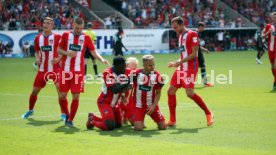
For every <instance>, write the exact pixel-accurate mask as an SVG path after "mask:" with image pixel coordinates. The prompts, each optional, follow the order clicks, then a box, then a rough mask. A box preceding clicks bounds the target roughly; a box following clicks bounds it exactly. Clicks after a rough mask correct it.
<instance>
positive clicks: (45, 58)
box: [34, 33, 60, 72]
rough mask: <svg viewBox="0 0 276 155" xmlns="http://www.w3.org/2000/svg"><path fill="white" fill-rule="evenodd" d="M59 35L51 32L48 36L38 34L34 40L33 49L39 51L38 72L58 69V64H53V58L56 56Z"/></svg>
mask: <svg viewBox="0 0 276 155" xmlns="http://www.w3.org/2000/svg"><path fill="white" fill-rule="evenodd" d="M59 40H60V35H59V34H56V33H52V34H50V35H49V36H44V35H43V34H38V35H37V36H36V37H35V40H34V49H35V51H36V52H39V51H41V64H40V66H39V71H40V72H53V71H58V68H59V67H58V64H55V65H54V64H53V63H52V60H53V58H57V57H58V52H57V48H58V44H59Z"/></svg>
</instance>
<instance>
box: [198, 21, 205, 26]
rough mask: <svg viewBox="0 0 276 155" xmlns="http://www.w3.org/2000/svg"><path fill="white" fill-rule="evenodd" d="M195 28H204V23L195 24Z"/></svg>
mask: <svg viewBox="0 0 276 155" xmlns="http://www.w3.org/2000/svg"><path fill="white" fill-rule="evenodd" d="M197 27H205V23H204V22H199V23H198V24H197Z"/></svg>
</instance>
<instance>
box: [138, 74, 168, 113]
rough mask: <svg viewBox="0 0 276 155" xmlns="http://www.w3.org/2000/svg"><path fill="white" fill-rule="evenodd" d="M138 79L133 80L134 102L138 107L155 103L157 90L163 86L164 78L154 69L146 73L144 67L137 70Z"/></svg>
mask: <svg viewBox="0 0 276 155" xmlns="http://www.w3.org/2000/svg"><path fill="white" fill-rule="evenodd" d="M136 77H137V80H135V81H134V82H133V90H134V92H133V103H135V107H137V108H145V107H147V106H150V105H152V104H153V103H154V99H155V92H156V90H159V89H161V88H162V87H163V83H164V79H163V78H162V76H161V75H160V74H159V73H158V72H157V71H153V72H152V73H151V74H149V75H146V74H144V73H143V70H142V69H138V70H136Z"/></svg>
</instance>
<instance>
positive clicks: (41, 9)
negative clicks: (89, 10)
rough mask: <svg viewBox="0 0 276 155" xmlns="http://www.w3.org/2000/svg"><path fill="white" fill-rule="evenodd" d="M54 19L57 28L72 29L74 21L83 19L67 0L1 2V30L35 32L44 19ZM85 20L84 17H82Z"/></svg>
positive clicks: (12, 0) (79, 12)
mask: <svg viewBox="0 0 276 155" xmlns="http://www.w3.org/2000/svg"><path fill="white" fill-rule="evenodd" d="M46 16H49V17H52V18H53V19H54V21H55V27H56V28H58V29H60V28H63V29H65V28H70V29H71V28H72V20H73V19H74V18H76V17H82V16H83V14H82V12H81V11H80V10H79V8H78V7H73V6H72V5H71V4H70V3H69V2H68V1H67V0H40V1H35V0H9V1H1V2H0V24H1V27H0V29H8V30H20V29H22V30H34V29H38V28H39V27H41V25H42V22H41V21H42V19H43V18H44V17H46ZM82 18H83V17H82Z"/></svg>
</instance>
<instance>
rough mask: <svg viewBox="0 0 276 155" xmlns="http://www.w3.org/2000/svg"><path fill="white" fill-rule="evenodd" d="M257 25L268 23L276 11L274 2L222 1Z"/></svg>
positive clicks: (271, 0) (257, 0) (256, 0)
mask: <svg viewBox="0 0 276 155" xmlns="http://www.w3.org/2000/svg"><path fill="white" fill-rule="evenodd" d="M223 1H224V2H225V3H226V4H228V5H229V6H231V7H232V8H233V9H235V10H237V11H238V12H239V13H240V14H242V15H244V16H245V17H247V18H248V19H250V20H251V21H252V22H254V23H255V24H257V25H261V24H264V23H268V22H269V21H270V13H271V12H275V11H276V0H242V1H240V0H223Z"/></svg>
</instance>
